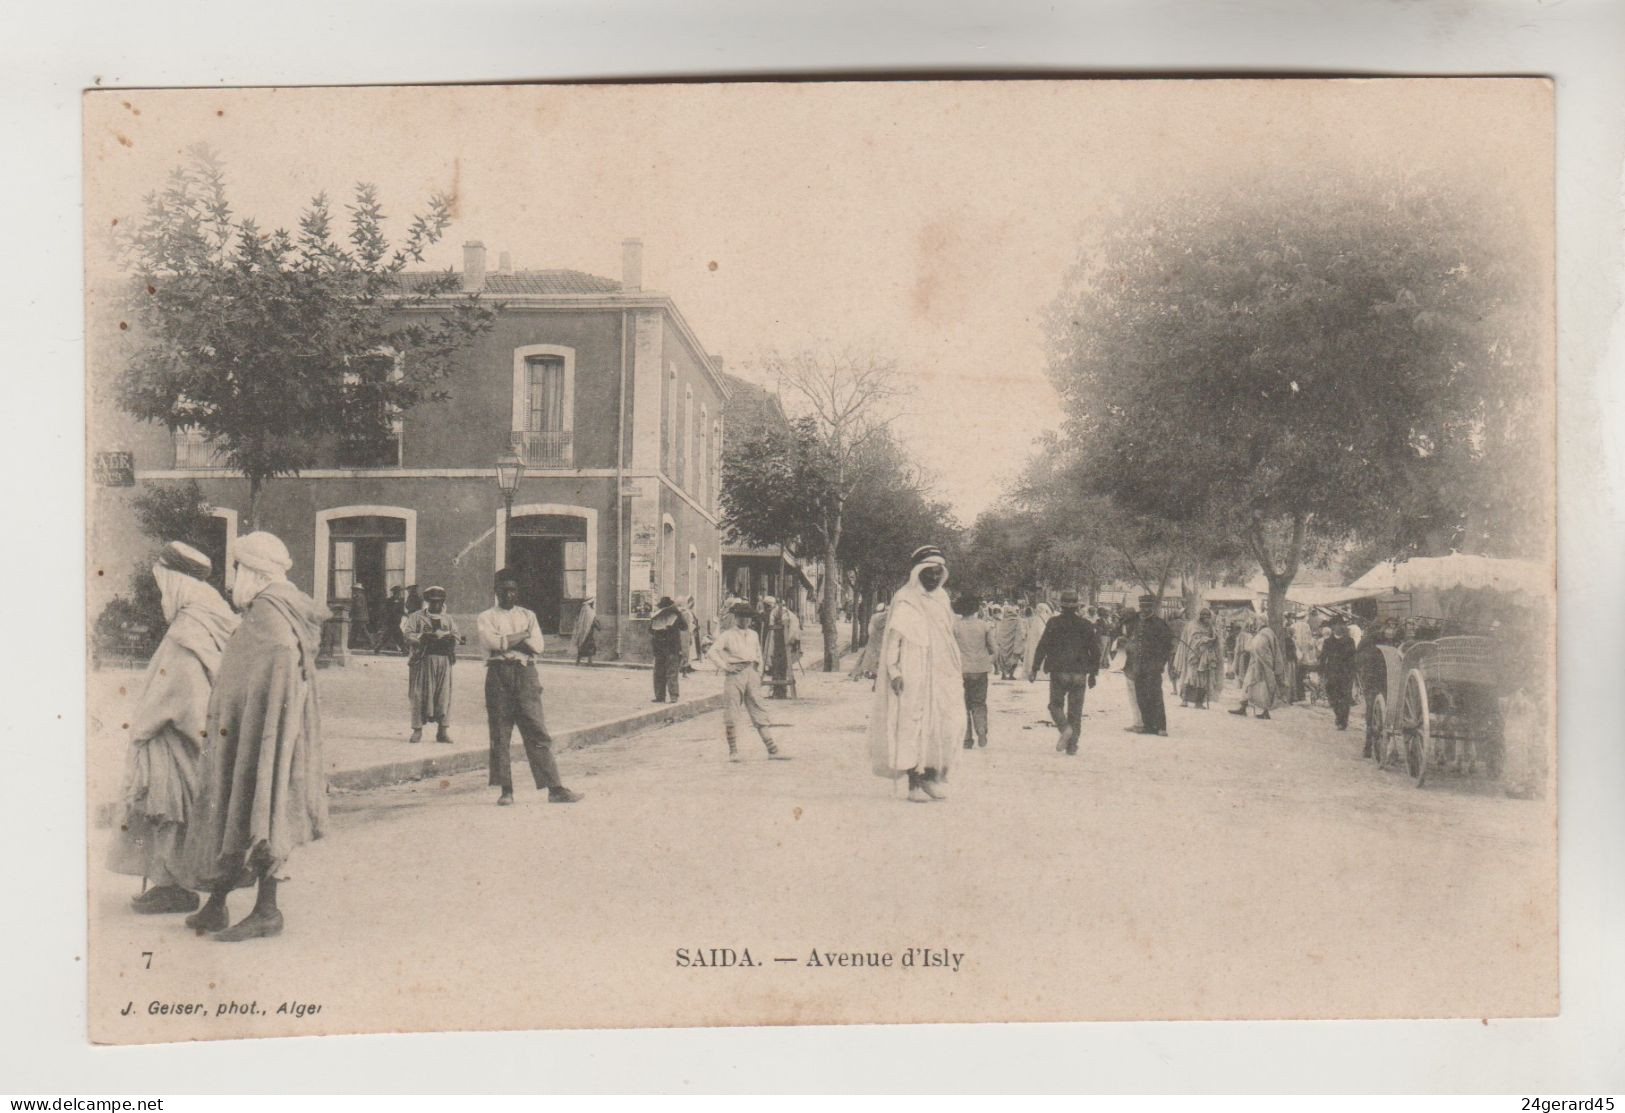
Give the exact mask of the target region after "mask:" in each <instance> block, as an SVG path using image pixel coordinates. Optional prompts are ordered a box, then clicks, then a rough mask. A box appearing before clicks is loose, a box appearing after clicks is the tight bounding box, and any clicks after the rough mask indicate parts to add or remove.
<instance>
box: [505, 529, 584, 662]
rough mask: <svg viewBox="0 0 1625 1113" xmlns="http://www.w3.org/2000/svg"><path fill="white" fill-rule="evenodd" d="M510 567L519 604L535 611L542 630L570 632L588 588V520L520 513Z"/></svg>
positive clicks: (512, 539) (511, 539)
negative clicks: (516, 588)
mask: <svg viewBox="0 0 1625 1113" xmlns="http://www.w3.org/2000/svg"><path fill="white" fill-rule="evenodd" d="M508 568H509V570H510V571H511V572H512V573H513V575H514V580H515V581H516V582H517V583H518V584H519V605H520V606H522V607H528V608H529V609H530V610H532V611H535V612H536V621H537V622H538V623H540V624H541V627H542V633H544V634H552V635H568V634H569V633H571V631H572V627H573V626H574V624H575V615H576V612H577V611H578V610H580V608H581V602H582V600H583V599H584V598H585V596H586V591H587V523H586V521H585V520H584V519H581V518H572V517H566V516H564V515H559V514H534V515H527V516H525V517H521V518H515V519H514V520H513V525H512V528H511V531H510V533H509V537H508Z"/></svg>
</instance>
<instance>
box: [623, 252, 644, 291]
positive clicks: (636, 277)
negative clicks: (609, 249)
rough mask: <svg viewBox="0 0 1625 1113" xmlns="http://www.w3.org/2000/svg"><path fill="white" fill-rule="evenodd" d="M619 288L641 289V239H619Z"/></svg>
mask: <svg viewBox="0 0 1625 1113" xmlns="http://www.w3.org/2000/svg"><path fill="white" fill-rule="evenodd" d="M621 288H622V289H624V290H641V289H643V241H642V240H622V241H621Z"/></svg>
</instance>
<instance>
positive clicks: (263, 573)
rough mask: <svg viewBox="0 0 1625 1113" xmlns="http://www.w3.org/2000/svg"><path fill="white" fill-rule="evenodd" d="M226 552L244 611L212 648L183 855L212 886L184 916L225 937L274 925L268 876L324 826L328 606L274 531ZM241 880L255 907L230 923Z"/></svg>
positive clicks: (277, 920)
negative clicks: (306, 588)
mask: <svg viewBox="0 0 1625 1113" xmlns="http://www.w3.org/2000/svg"><path fill="white" fill-rule="evenodd" d="M232 556H233V559H234V560H235V561H236V565H237V572H236V579H235V581H234V582H233V584H232V588H231V598H232V601H233V602H234V603H236V604H237V606H238V608H239V609H240V610H242V612H243V618H242V623H241V625H239V626H238V627H237V631H236V633H234V634H232V636H231V640H230V641H229V642H227V643H226V648H225V651H224V652H223V653H222V654H221V656H220V671H219V674H218V675H217V676H216V677H215V686H214V698H213V699H212V700H210V702H209V713H208V718H207V721H206V723H205V727H204V735H203V756H202V761H201V764H200V766H199V775H198V784H199V795H198V801H197V807H196V809H195V810H194V812H193V815H192V817H191V819H190V821H189V822H188V823H187V826H186V848H185V851H184V852H183V858H184V859H185V865H186V872H187V874H188V876H189V878H190V879H191V885H192V887H193V888H196V889H203V890H205V891H207V892H208V893H209V899H208V902H207V903H205V904H204V906H203V907H202V908H201V909H199V910H198V911H197V912H194V913H193V914H192V915H191V916H188V917H187V918H186V925H187V926H188V927H190V928H193V929H194V930H196V931H199V932H205V931H208V932H215V933H216V934H215V938H216V939H218V940H220V941H221V942H227V943H236V942H241V941H242V940H245V939H257V938H261V937H264V936H271V935H277V934H279V933H280V932H281V931H282V912H281V910H280V909H278V908H277V901H276V892H277V875H278V874H280V873H281V872H282V868H283V866H284V865H285V864H286V863H287V861H288V856H289V855H290V854H291V853H292V852H293V848H294V847H296V846H301V845H303V844H304V843H306V842H309V841H310V840H311V839H317V838H320V837H321V836H322V831H323V828H325V827H326V825H327V775H326V771H325V769H326V767H325V765H324V764H323V761H322V734H321V714H320V711H319V709H318V707H317V700H316V653H317V650H318V649H319V648H320V645H321V633H322V623H323V622H324V621H325V620H326V618H327V615H326V613H325V611H324V609H323V608H321V607H319V606H317V605H316V602H315V600H313V599H311V598H310V597H309V596H308V595H306V594H305V593H304V592H302V591H300V590H299V589H298V588H296V587H294V586H293V585H292V584H290V583H289V582H288V568H289V567H290V566H291V565H292V564H293V561H292V559H291V558H290V557H289V556H288V549H287V546H285V545H283V543H282V542H281V540H280V539H278V538H277V537H275V536H274V535H272V534H269V533H264V532H256V533H250V534H249V535H248V536H246V537H241V538H238V540H237V544H236V545H235V546H234V547H233V551H232ZM249 885H258V887H259V891H258V893H257V895H256V898H255V901H254V910H253V911H252V912H250V913H249V914H248V915H247V916H246V917H245V918H244V919H242V920H240V921H238V923H237V924H235V925H233V926H229V927H228V926H227V925H228V923H229V922H230V921H229V917H228V914H227V910H226V897H227V895H228V894H229V893H230V892H231V891H232V890H233V889H240V888H244V887H246V886H249Z"/></svg>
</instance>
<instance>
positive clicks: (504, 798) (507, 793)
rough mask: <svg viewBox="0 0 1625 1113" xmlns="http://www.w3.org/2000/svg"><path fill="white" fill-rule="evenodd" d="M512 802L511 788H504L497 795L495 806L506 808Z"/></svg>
mask: <svg viewBox="0 0 1625 1113" xmlns="http://www.w3.org/2000/svg"><path fill="white" fill-rule="evenodd" d="M512 803H513V790H511V789H504V790H503V793H502V795H501V796H498V797H497V807H499V808H506V807H508V806H509V805H511V804H512Z"/></svg>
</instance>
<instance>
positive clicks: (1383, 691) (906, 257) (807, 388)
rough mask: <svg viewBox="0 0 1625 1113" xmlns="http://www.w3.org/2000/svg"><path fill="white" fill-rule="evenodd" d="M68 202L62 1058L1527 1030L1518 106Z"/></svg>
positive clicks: (729, 109) (510, 101)
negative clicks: (86, 1046) (568, 1044)
mask: <svg viewBox="0 0 1625 1113" xmlns="http://www.w3.org/2000/svg"><path fill="white" fill-rule="evenodd" d="M84 152H85V179H86V187H85V199H84V200H85V232H86V259H85V271H86V279H87V304H86V333H85V335H86V346H87V353H88V355H87V366H86V391H87V398H88V406H89V409H88V412H89V420H88V428H87V431H86V435H87V445H86V452H87V463H88V465H89V474H90V483H89V486H88V489H87V492H86V498H87V506H88V523H89V524H88V533H87V537H86V545H87V557H88V568H89V582H88V584H87V610H86V628H87V646H88V648H87V653H88V656H89V660H90V666H91V667H90V672H89V681H88V691H87V700H88V707H89V712H90V718H89V723H90V728H89V736H88V738H87V740H86V745H87V755H88V762H87V767H88V785H87V789H88V809H87V814H86V816H85V822H86V824H87V829H88V831H89V841H90V854H89V860H88V861H87V863H86V868H87V885H88V892H89V906H88V908H89V947H90V950H89V954H88V956H87V966H88V994H89V1036H90V1038H91V1040H93V1041H94V1042H97V1043H108V1044H130V1043H149V1042H163V1041H177V1040H200V1039H238V1038H254V1037H265V1036H293V1035H318V1034H331V1033H367V1032H428V1031H457V1030H481V1029H525V1028H555V1029H557V1028H628V1027H668V1026H720V1025H788V1024H846V1023H920V1022H976V1021H1063V1020H1065V1021H1076V1020H1166V1019H1178V1020H1197V1019H1201V1020H1223V1019H1238V1018H1240V1019H1303V1018H1424V1017H1474V1018H1489V1017H1507V1016H1550V1015H1555V1014H1556V1013H1557V1011H1558V1009H1559V1000H1558V978H1557V974H1558V971H1557V956H1558V922H1557V899H1556V898H1557V856H1556V816H1557V812H1556V807H1557V804H1556V795H1555V791H1554V785H1555V780H1554V771H1555V753H1556V749H1555V729H1554V710H1555V684H1556V679H1555V668H1554V660H1555V653H1554V630H1555V626H1554V623H1555V607H1554V581H1555V557H1554V553H1555V534H1554V514H1555V510H1554V508H1555V469H1554V418H1553V412H1554V344H1555V339H1554V336H1555V333H1554V320H1553V225H1554V220H1553V90H1552V86H1551V84H1550V83H1549V82H1547V81H1545V80H1539V79H1383V80H1152V81H1082V80H1078V81H1073V80H1027V81H919V82H886V81H875V82H796V83H773V82H741V83H716V84H709V83H691V84H672V85H660V84H637V85H624V86H617V85H583V86H568V85H532V86H506V87H505V86H480V87H422V88H419V87H398V88H376V87H375V88H276V89H272V88H264V89H184V90H180V89H177V90H96V91H93V92H88V93H87V94H86V95H85V98H84Z"/></svg>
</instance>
